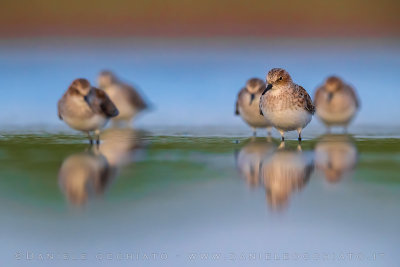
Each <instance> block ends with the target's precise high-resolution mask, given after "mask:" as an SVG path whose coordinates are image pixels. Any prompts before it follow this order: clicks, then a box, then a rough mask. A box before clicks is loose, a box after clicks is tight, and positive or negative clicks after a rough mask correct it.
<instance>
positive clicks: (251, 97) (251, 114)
mask: <svg viewBox="0 0 400 267" xmlns="http://www.w3.org/2000/svg"><path fill="white" fill-rule="evenodd" d="M264 90H265V83H264V82H263V81H262V80H261V79H258V78H252V79H250V80H248V81H247V83H246V87H244V88H243V89H242V90H240V92H239V94H238V97H237V100H236V109H235V114H236V115H240V116H241V117H242V119H243V120H244V121H245V122H246V123H247V124H248V125H249V126H250V127H252V128H253V135H254V136H255V135H256V129H257V128H267V131H268V135H270V133H271V126H272V125H271V123H270V122H268V121H267V120H266V118H265V117H263V116H262V115H260V112H259V109H260V108H259V106H260V97H261V94H262V92H263V91H264Z"/></svg>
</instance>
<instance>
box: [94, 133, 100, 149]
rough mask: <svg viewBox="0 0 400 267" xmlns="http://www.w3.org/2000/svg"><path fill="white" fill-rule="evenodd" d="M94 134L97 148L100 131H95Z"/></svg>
mask: <svg viewBox="0 0 400 267" xmlns="http://www.w3.org/2000/svg"><path fill="white" fill-rule="evenodd" d="M94 134H95V135H96V145H97V146H99V145H100V131H99V130H96V131H94Z"/></svg>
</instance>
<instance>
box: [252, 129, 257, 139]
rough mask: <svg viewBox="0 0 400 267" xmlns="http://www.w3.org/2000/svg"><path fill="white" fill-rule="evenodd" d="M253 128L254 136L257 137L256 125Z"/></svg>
mask: <svg viewBox="0 0 400 267" xmlns="http://www.w3.org/2000/svg"><path fill="white" fill-rule="evenodd" d="M252 129H253V136H254V137H256V136H257V130H256V127H252Z"/></svg>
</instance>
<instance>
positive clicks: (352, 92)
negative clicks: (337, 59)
mask: <svg viewBox="0 0 400 267" xmlns="http://www.w3.org/2000/svg"><path fill="white" fill-rule="evenodd" d="M346 87H347V90H348V91H349V93H350V95H351V96H352V97H353V99H354V101H355V103H356V107H357V108H359V107H360V100H359V99H358V96H357V94H356V90H354V88H353V87H352V86H350V85H347V86H346Z"/></svg>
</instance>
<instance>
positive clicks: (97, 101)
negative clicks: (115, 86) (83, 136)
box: [58, 79, 118, 144]
mask: <svg viewBox="0 0 400 267" xmlns="http://www.w3.org/2000/svg"><path fill="white" fill-rule="evenodd" d="M117 115H118V109H117V108H116V107H115V105H114V104H113V102H111V100H110V99H109V98H108V96H107V94H106V93H105V92H104V91H102V90H100V89H97V88H94V87H92V86H91V85H90V83H89V81H88V80H86V79H76V80H74V81H73V82H72V83H71V85H70V86H69V88H68V90H67V91H66V92H65V94H64V95H63V96H62V98H61V99H60V100H59V101H58V117H59V118H60V119H61V120H64V121H65V123H67V124H68V125H69V126H70V127H71V128H73V129H76V130H79V131H82V132H86V133H87V134H88V137H89V140H90V144H93V139H92V137H91V135H90V133H91V132H94V133H95V135H96V136H97V138H96V141H97V144H99V135H100V129H101V128H103V127H104V126H105V124H106V123H107V121H108V120H109V119H110V118H112V117H115V116H117Z"/></svg>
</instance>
